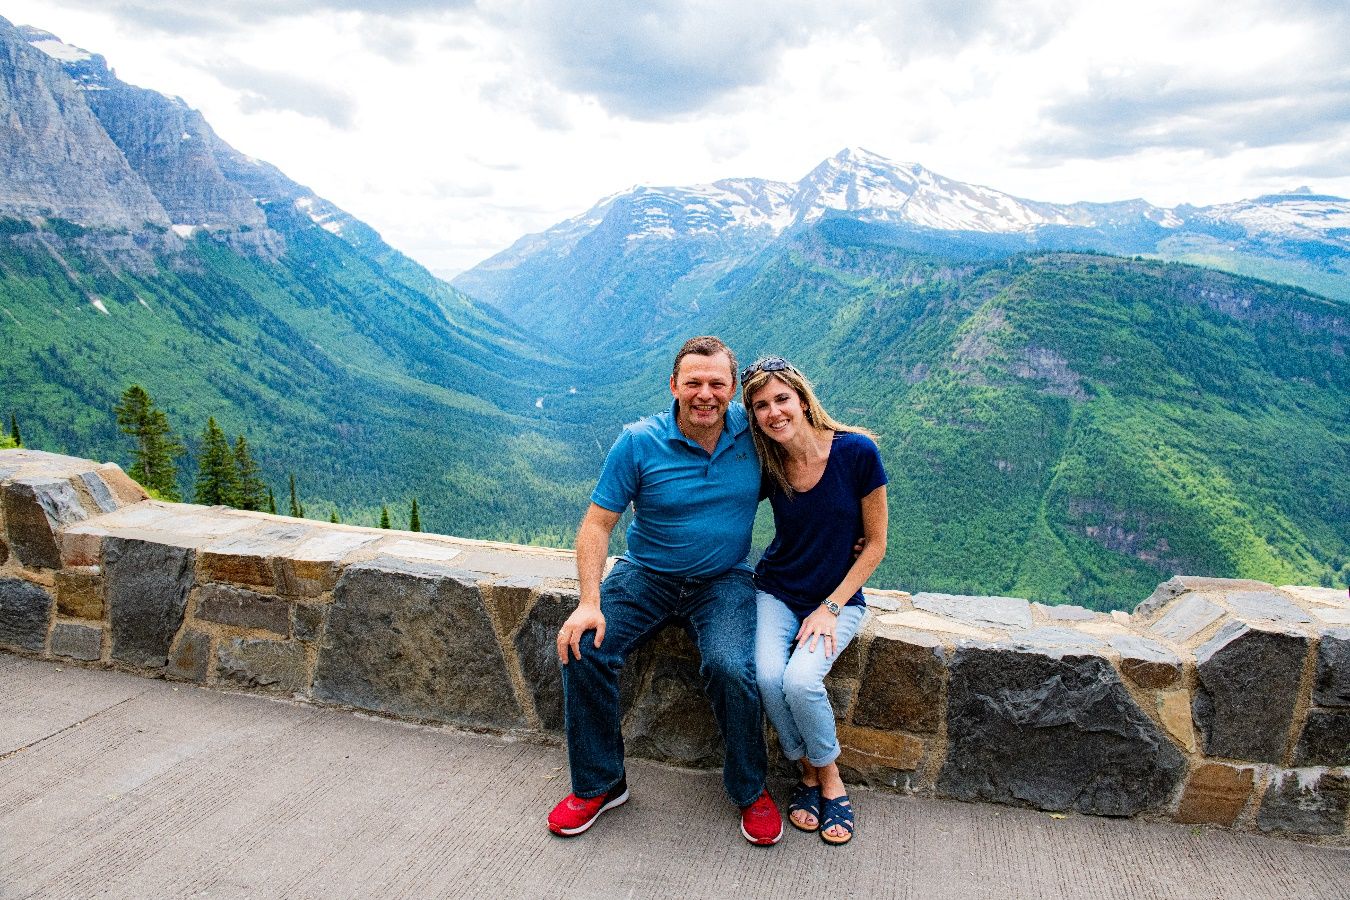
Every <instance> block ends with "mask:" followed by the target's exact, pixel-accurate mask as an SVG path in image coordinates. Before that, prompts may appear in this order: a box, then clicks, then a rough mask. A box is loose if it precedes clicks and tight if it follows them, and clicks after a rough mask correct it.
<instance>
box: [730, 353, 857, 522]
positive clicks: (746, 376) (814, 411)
mask: <svg viewBox="0 0 1350 900" xmlns="http://www.w3.org/2000/svg"><path fill="white" fill-rule="evenodd" d="M769 361H775V362H777V361H781V362H782V364H783V366H784V367H783V368H781V369H773V370H771V371H766V370H765V369H764V368H763V365H764V364H765V363H766V362H769ZM775 378H777V379H778V380H779V381H781V382H783V384H785V385H787V386H788V387H790V388H792V390H794V391H796V392H797V398H798V399H799V400H800V401H801V404H802V415H803V416H805V418H806V423H807V424H808V425H810V426H811V427H812V428H814V429H816V430H817V431H825V430H829V431H847V432H852V433H853V434H865V435H867V436H868V437H869V438H871V439H872V440H876V435H875V434H873V433H872V432H870V431H868V430H867V429H866V428H858V427H857V426H854V425H844V424H843V423H841V422H839V421H838V420H836V419H835V418H834V417H833V416H831V415H830V414H829V413H828V412H826V411H825V407H824V406H822V405H821V403H820V398H819V397H817V396H816V392H815V390H814V389H813V388H812V387H811V382H810V381H808V380H807V378H806V376H805V375H803V374H802V373H801V372H800V371H799V370H798V369H797V367H796V366H794V365H793V364H792V363H790V362H788V361H787V360H785V359H783V358H782V357H781V356H764V357H760V358H759V359H757V360H755V362H754V364H753V365H750V366H747V367H746V369H745V371H744V372H742V373H741V402H742V403H744V404H745V411H746V413H748V414H749V418H750V436H751V437H752V438H754V441H755V452H756V453H758V454H759V462H760V465H762V466H763V467H764V469H765V471H767V472H768V473H769V475H771V476H772V477H773V480H774V481H775V482H777V483H778V486H779V487H780V488H781V489H782V491H783V493H784V494H785V495H786V496H787V497H788V498H789V499H791V498H792V495H793V494H794V493H796V492H795V491H794V490H793V489H792V483H791V482H790V481H788V477H787V451H786V450H784V449H783V445H782V444H780V443H778V442H777V441H775V440H774V439H773V438H771V437H769V436H768V435H766V434H765V433H764V429H762V428H760V427H759V420H758V419H757V418H756V417H755V410H754V408H753V407H752V406H751V405H750V398H751V397H753V396H754V395H755V394H756V393H757V392H758V391H759V389H760V388H762V387H764V385H766V384H768V383H769V382H770V381H772V380H773V379H775Z"/></svg>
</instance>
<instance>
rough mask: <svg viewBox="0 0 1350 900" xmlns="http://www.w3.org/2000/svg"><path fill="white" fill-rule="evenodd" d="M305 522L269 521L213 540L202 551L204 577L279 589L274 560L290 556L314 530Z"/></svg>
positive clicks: (209, 579) (208, 579)
mask: <svg viewBox="0 0 1350 900" xmlns="http://www.w3.org/2000/svg"><path fill="white" fill-rule="evenodd" d="M310 528H311V527H310V526H308V525H301V524H295V525H292V524H270V523H269V524H267V525H264V526H262V527H260V528H257V527H255V528H253V529H250V530H248V531H242V532H238V533H235V534H231V535H229V536H227V537H224V538H221V539H220V540H215V541H212V542H211V543H210V544H207V545H206V546H205V547H203V548H202V550H201V553H200V555H201V565H202V577H203V578H204V579H205V580H207V581H225V582H230V583H233V584H242V585H248V586H250V587H266V588H275V587H276V586H277V576H276V572H275V570H274V569H273V565H272V561H273V560H274V559H276V558H279V557H284V556H287V555H288V551H290V550H293V549H295V547H296V545H297V544H299V543H300V542H301V541H302V540H303V539H304V538H306V537H308V536H309V535H310V533H311V530H310Z"/></svg>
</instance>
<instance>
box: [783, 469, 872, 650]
mask: <svg viewBox="0 0 1350 900" xmlns="http://www.w3.org/2000/svg"><path fill="white" fill-rule="evenodd" d="M861 504H862V520H863V538H864V541H865V543H864V544H863V548H862V553H860V554H858V558H857V559H855V560H853V565H851V566H849V569H848V572H847V573H846V574H845V575H844V580H843V581H841V582H839V586H838V587H836V588H835V589H834V590H833V591H831V592H830V596H829V598H828V599H830V600H833V601H834V602H835V603H838V604H839V605H840V606H843V605H844V604H845V603H847V602H848V601H849V598H851V597H852V596H853V595H854V594H856V593H857V592H858V589H859V588H860V587H862V586H863V585H864V584H866V583H867V579H868V578H871V577H872V573H873V572H875V571H876V569H877V566H879V565H880V564H881V560H882V559H883V558H884V557H885V556H886V524H887V513H886V485H884V484H883V485H882V486H881V487H879V488H877V489H876V490H874V491H872V493H870V494H868V495H867V496H866V497H863V498H862V501H861ZM834 620H835V615H834V613H832V612H830V611H829V610H828V609H826V608H825V607H824V606H823V605H822V606H821V607H820V608H819V609H817V610H816V611H815V612H813V613H811V615H809V616H807V617H806V618H805V619H804V620H803V621H802V627H801V628H800V629H799V630H798V631H797V640H798V641H799V642H800V641H803V640H806V639H807V638H808V637H809V638H810V643H809V644H808V645H807V649H808V650H812V651H814V650H815V649H816V637H817V636H820V637H822V638H824V640H825V655H826V656H833V655H834Z"/></svg>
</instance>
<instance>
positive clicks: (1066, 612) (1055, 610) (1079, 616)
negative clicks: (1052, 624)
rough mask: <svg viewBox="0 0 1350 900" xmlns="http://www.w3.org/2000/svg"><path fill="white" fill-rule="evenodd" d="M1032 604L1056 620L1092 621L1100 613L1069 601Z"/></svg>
mask: <svg viewBox="0 0 1350 900" xmlns="http://www.w3.org/2000/svg"><path fill="white" fill-rule="evenodd" d="M1031 605H1032V606H1033V607H1035V608H1036V609H1038V610H1040V611H1041V612H1042V613H1044V614H1045V616H1046V617H1047V618H1049V619H1051V620H1053V621H1056V622H1091V621H1092V620H1093V619H1095V618H1097V616H1098V615H1099V614H1098V613H1095V612H1093V611H1092V610H1090V609H1085V608H1083V607H1081V606H1073V605H1072V604H1068V603H1063V604H1052V605H1046V604H1044V603H1033V604H1031Z"/></svg>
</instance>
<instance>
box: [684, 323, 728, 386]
mask: <svg viewBox="0 0 1350 900" xmlns="http://www.w3.org/2000/svg"><path fill="white" fill-rule="evenodd" d="M691 353H692V354H695V355H697V356H716V355H717V354H719V353H725V354H726V355H727V359H729V360H731V386H732V387H735V386H736V354H735V353H732V352H731V348H730V347H728V346H727V345H726V344H725V343H723V342H722V339H721V338H719V337H713V336H712V335H710V334H705V335H701V336H699V337H692V338H690V339H689V340H687V341H685V342H684V346H683V347H681V348H680V352H679V353H676V354H675V365H674V367H672V368H671V370H670V377H671V378H678V377H679V374H680V360H682V359H684V358H685V357H686V356H688V355H690V354H691Z"/></svg>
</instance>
